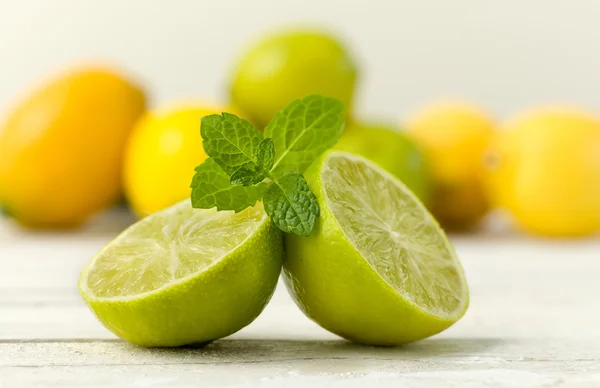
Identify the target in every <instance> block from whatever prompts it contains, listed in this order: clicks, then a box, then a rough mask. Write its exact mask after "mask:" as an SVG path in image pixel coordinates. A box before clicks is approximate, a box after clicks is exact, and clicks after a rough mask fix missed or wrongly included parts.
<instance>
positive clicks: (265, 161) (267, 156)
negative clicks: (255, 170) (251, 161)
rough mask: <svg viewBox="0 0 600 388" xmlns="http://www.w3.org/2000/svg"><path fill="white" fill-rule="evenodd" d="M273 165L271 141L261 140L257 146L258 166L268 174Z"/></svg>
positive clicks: (273, 146) (273, 156)
mask: <svg viewBox="0 0 600 388" xmlns="http://www.w3.org/2000/svg"><path fill="white" fill-rule="evenodd" d="M274 163H275V145H274V144H273V139H270V138H267V139H263V141H261V142H260V144H259V145H258V164H259V166H260V168H261V169H262V170H263V171H264V172H265V173H268V172H269V171H271V169H272V168H273V164H274Z"/></svg>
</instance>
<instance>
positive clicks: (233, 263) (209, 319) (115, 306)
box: [79, 201, 282, 346]
mask: <svg viewBox="0 0 600 388" xmlns="http://www.w3.org/2000/svg"><path fill="white" fill-rule="evenodd" d="M281 260H282V246H281V233H280V232H279V230H277V229H276V228H274V227H273V225H272V224H271V222H270V220H269V219H268V218H267V216H266V214H265V213H264V210H263V208H262V204H259V205H257V206H255V207H253V208H248V209H246V210H244V211H242V212H240V213H233V212H217V211H216V210H198V209H193V208H192V207H191V206H190V204H189V201H184V202H182V203H180V204H177V205H175V206H173V207H170V208H168V209H166V210H163V211H160V212H157V213H154V214H152V215H150V216H148V217H146V218H144V219H143V220H141V221H139V222H138V223H136V224H134V225H133V226H131V227H130V228H129V229H127V230H126V231H125V232H123V233H122V234H121V235H120V236H119V237H117V238H116V239H115V240H114V241H112V242H111V243H110V244H108V245H107V246H106V247H105V248H104V249H103V250H101V251H100V252H99V253H98V254H97V255H96V256H95V257H94V258H93V259H92V261H91V262H90V263H89V264H88V266H87V267H86V268H85V269H84V270H83V272H82V274H81V277H80V282H79V287H80V292H81V294H82V295H83V297H84V299H85V300H86V302H87V303H88V305H89V306H90V308H91V309H92V311H93V312H94V313H95V314H96V316H97V317H98V318H99V320H100V321H101V322H102V323H103V324H104V325H105V326H106V327H107V328H109V329H110V330H111V331H113V332H114V333H115V334H116V335H118V336H119V337H121V338H123V339H125V340H128V341H130V342H132V343H135V344H139V345H144V346H179V345H185V344H190V343H202V342H207V341H213V340H215V339H218V338H221V337H224V336H227V335H229V334H232V333H234V332H236V331H238V330H239V329H241V328H243V327H244V326H246V325H247V324H248V323H250V322H251V321H252V320H254V318H256V317H257V316H258V314H259V313H260V312H261V311H262V309H263V308H264V306H265V305H266V303H267V302H268V301H269V299H270V297H271V295H272V294H273V291H274V289H275V285H276V283H277V278H278V275H279V272H280V269H281Z"/></svg>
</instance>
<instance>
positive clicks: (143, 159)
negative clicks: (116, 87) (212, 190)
mask: <svg viewBox="0 0 600 388" xmlns="http://www.w3.org/2000/svg"><path fill="white" fill-rule="evenodd" d="M223 111H227V112H229V111H231V110H230V109H220V108H217V107H212V106H209V105H206V104H201V103H191V104H185V105H179V106H174V107H167V108H163V109H159V110H156V111H154V112H148V113H147V114H146V115H144V116H143V117H142V118H141V119H140V120H139V121H138V123H137V124H136V125H135V128H134V130H133V132H132V134H131V138H130V139H129V142H128V144H127V150H126V153H125V165H124V173H123V175H124V186H125V194H126V196H127V199H128V201H129V203H130V205H131V207H132V208H133V209H134V211H135V212H136V213H137V214H138V215H139V216H146V215H148V214H150V213H153V212H155V211H157V210H161V209H164V208H166V207H168V206H171V205H173V204H175V203H177V202H179V201H182V200H183V199H185V198H189V196H190V191H191V189H190V182H191V181H192V177H193V176H194V168H195V167H196V166H198V165H199V164H200V163H202V162H203V161H204V160H205V159H206V158H207V156H206V154H205V153H204V149H203V148H202V138H201V137H200V119H201V118H202V116H206V115H209V114H214V113H221V112H223Z"/></svg>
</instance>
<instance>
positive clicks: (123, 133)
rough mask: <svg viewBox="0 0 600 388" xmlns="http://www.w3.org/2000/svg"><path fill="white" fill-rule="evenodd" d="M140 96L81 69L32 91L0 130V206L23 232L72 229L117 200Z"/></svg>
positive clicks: (106, 73) (120, 82)
mask: <svg viewBox="0 0 600 388" xmlns="http://www.w3.org/2000/svg"><path fill="white" fill-rule="evenodd" d="M144 109H145V97H144V94H143V93H142V91H141V90H140V89H139V88H138V87H137V86H136V85H134V84H132V83H131V82H130V81H128V80H127V79H125V78H123V76H121V75H119V74H118V73H115V72H113V71H111V70H108V69H103V68H87V67H86V68H80V69H78V70H75V71H71V72H69V73H67V74H64V75H62V76H61V77H59V78H56V79H53V80H51V81H50V82H49V83H47V84H45V85H43V86H42V87H40V88H37V89H35V90H34V91H32V92H31V93H30V94H29V95H28V96H27V97H26V98H25V99H24V100H23V101H21V102H20V103H19V104H18V105H17V106H16V107H15V109H14V110H13V111H12V112H11V113H10V114H9V116H8V119H7V120H6V122H5V123H4V125H3V126H2V127H1V128H0V203H1V204H2V206H3V207H5V209H6V210H7V212H8V213H9V214H11V215H12V216H13V217H14V218H15V219H16V220H17V221H19V222H20V223H22V224H24V225H27V226H30V227H72V226H76V225H79V224H80V223H82V222H84V221H85V220H86V218H87V217H88V216H90V215H91V214H93V213H94V212H96V211H98V210H100V209H103V208H105V207H107V206H109V205H111V204H112V203H114V202H115V201H117V200H118V199H119V196H120V193H121V169H122V154H123V150H124V147H125V142H126V139H127V136H128V135H129V132H130V129H131V128H132V127H133V123H134V122H135V120H136V119H137V118H138V117H139V116H140V115H141V114H142V112H143V111H144Z"/></svg>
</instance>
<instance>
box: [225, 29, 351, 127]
mask: <svg viewBox="0 0 600 388" xmlns="http://www.w3.org/2000/svg"><path fill="white" fill-rule="evenodd" d="M356 73H357V70H356V66H355V64H354V61H353V59H352V58H351V56H350V54H349V53H348V51H347V50H346V48H345V47H344V46H343V45H342V44H341V43H340V42H339V41H338V40H337V39H336V38H334V37H332V36H330V35H328V34H325V33H322V32H317V31H289V32H283V33H279V34H274V35H272V36H270V37H269V38H267V39H264V40H263V41H261V42H260V43H258V44H257V45H256V46H254V47H253V48H252V49H250V51H248V52H247V53H246V54H245V56H244V57H243V58H242V59H241V61H240V63H239V65H238V67H237V69H236V71H235V74H234V77H233V82H232V84H231V99H232V103H233V105H234V106H236V108H239V109H241V110H242V111H243V112H244V113H245V114H247V115H248V116H249V117H250V118H251V119H252V120H253V121H254V122H256V123H257V124H258V125H259V126H265V125H266V124H267V123H268V122H269V121H270V120H271V118H272V117H273V116H274V115H275V113H277V112H279V111H280V110H281V109H283V108H284V107H285V106H286V105H287V104H288V103H290V102H291V101H293V100H295V99H297V98H302V97H305V96H307V95H309V94H322V95H325V96H328V97H333V98H337V99H338V100H340V101H342V102H343V103H344V105H345V106H346V111H347V112H349V111H350V108H351V106H352V97H353V94H354V86H355V81H356Z"/></svg>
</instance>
